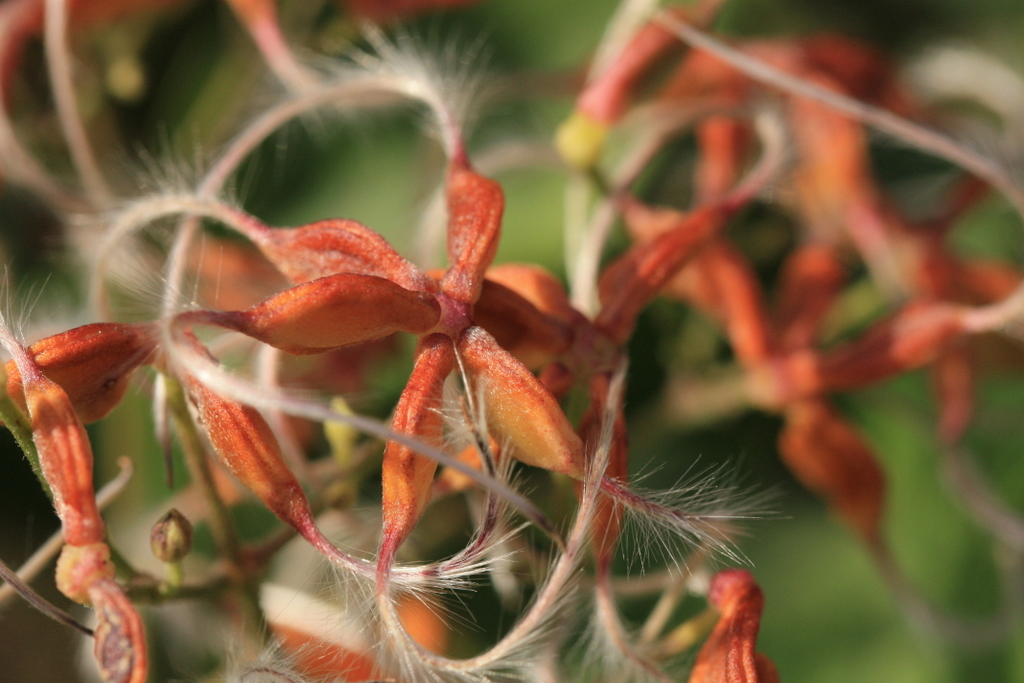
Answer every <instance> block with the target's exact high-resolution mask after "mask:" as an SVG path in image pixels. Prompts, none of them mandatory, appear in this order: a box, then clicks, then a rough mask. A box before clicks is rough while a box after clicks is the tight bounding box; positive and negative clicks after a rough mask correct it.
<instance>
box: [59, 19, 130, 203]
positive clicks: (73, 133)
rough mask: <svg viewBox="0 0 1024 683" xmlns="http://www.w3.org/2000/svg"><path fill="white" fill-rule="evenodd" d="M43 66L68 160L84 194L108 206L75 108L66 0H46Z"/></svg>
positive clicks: (106, 190)
mask: <svg viewBox="0 0 1024 683" xmlns="http://www.w3.org/2000/svg"><path fill="white" fill-rule="evenodd" d="M44 16H45V26H44V37H45V48H46V66H47V69H48V71H49V75H50V89H51V91H52V92H53V101H54V105H55V106H56V108H57V116H58V118H59V119H60V125H61V130H62V131H63V133H64V140H65V141H66V142H67V144H68V149H69V150H70V152H71V161H72V162H73V163H74V165H75V169H76V170H77V171H78V176H79V178H80V179H81V181H82V186H83V187H84V188H85V193H86V195H87V196H88V197H89V199H90V200H91V201H92V202H93V204H94V205H96V206H101V207H105V206H109V205H110V202H111V200H112V199H113V193H112V192H111V191H110V187H109V186H108V185H107V181H106V180H105V179H104V177H103V172H102V171H100V166H99V164H98V163H97V162H96V155H95V153H94V152H93V148H92V145H91V144H90V142H89V136H88V135H87V134H86V132H85V124H84V123H83V121H82V117H81V112H79V109H78V102H77V97H76V96H75V85H74V80H73V77H72V73H71V54H70V49H69V46H68V3H67V0H46V12H45V15H44Z"/></svg>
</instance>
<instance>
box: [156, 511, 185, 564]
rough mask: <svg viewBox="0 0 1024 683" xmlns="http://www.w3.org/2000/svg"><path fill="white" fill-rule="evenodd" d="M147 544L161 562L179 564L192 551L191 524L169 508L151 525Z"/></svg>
mask: <svg viewBox="0 0 1024 683" xmlns="http://www.w3.org/2000/svg"><path fill="white" fill-rule="evenodd" d="M149 544H150V547H151V548H152V549H153V554H154V555H156V557H157V559H158V560H160V561H161V562H180V561H181V560H182V558H184V557H185V556H186V555H188V553H189V551H191V550H192V524H191V522H189V521H188V519H186V518H185V515H183V514H181V513H180V512H178V511H177V510H176V509H174V508H171V509H170V511H169V512H168V513H167V514H166V515H164V516H163V517H161V518H160V520H159V521H158V522H157V523H156V524H154V525H153V530H152V531H151V532H150V534H149Z"/></svg>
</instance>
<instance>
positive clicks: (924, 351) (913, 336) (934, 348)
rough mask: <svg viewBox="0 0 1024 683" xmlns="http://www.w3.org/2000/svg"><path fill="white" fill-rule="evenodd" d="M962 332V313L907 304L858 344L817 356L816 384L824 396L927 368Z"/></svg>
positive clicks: (938, 306)
mask: <svg viewBox="0 0 1024 683" xmlns="http://www.w3.org/2000/svg"><path fill="white" fill-rule="evenodd" d="M962 332H963V309H961V308H960V307H958V306H949V305H945V304H911V305H909V306H907V307H906V308H904V309H903V310H902V311H900V312H899V313H898V314H897V315H895V316H893V317H892V318H890V319H889V320H886V321H884V322H882V323H879V324H878V325H876V326H875V327H873V328H872V329H871V330H869V331H868V332H867V333H866V334H865V335H864V336H863V337H861V338H860V339H858V340H856V341H854V342H852V343H850V344H847V345H845V346H843V347H840V348H838V349H835V350H833V351H829V352H827V353H825V354H823V356H822V358H821V361H820V364H819V368H818V376H819V381H820V383H821V385H822V387H824V388H825V389H826V390H829V391H842V390H844V389H853V388H856V387H862V386H867V385H869V384H872V383H874V382H877V381H879V380H882V379H887V378H889V377H892V376H894V375H897V374H899V373H901V372H906V371H907V370H913V369H915V368H919V367H921V366H923V365H926V364H928V363H931V362H932V361H934V360H935V358H936V357H938V355H939V353H940V352H941V351H942V350H943V349H945V348H947V347H948V345H949V344H950V343H951V342H952V341H953V340H954V339H956V338H957V337H958V336H960V334H961V333H962Z"/></svg>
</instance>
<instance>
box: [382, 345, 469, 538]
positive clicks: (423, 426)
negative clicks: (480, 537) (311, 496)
mask: <svg viewBox="0 0 1024 683" xmlns="http://www.w3.org/2000/svg"><path fill="white" fill-rule="evenodd" d="M454 367H455V353H454V349H453V348H452V341H451V339H449V338H448V337H447V336H445V335H443V334H432V335H430V336H428V337H426V338H425V339H423V340H422V341H421V342H420V345H419V348H418V349H417V350H416V364H415V367H414V368H413V372H412V376H411V377H409V383H408V384H407V385H406V387H405V390H404V391H403V392H402V397H401V398H400V399H399V401H398V406H397V407H396V408H395V414H394V417H393V418H392V420H391V428H392V429H393V430H394V431H396V432H398V433H400V434H408V435H410V436H415V437H416V438H418V439H421V440H422V441H424V442H426V443H428V444H430V445H432V446H435V447H438V448H440V447H441V446H442V443H443V428H444V418H443V416H442V415H441V397H442V393H443V391H444V381H445V378H446V377H448V375H449V374H450V373H451V371H452V369H453V368H454ZM436 469H437V463H436V462H435V461H433V460H431V459H430V458H428V457H426V456H423V455H419V454H418V453H416V452H415V451H414V450H413V449H411V448H409V447H408V446H405V445H404V444H400V443H398V442H395V441H389V442H388V445H387V447H386V448H385V449H384V463H383V469H382V473H381V485H382V488H383V508H384V539H383V542H382V543H383V551H382V555H385V556H386V555H388V554H391V553H393V552H394V551H395V550H396V549H397V548H398V546H399V544H401V542H402V541H403V540H405V538H406V537H407V536H408V535H409V533H410V532H411V531H412V529H413V527H414V526H415V525H416V522H417V521H418V520H419V518H420V515H422V514H423V509H424V508H425V507H426V506H427V503H429V502H430V489H431V485H432V482H433V478H434V471H435V470H436Z"/></svg>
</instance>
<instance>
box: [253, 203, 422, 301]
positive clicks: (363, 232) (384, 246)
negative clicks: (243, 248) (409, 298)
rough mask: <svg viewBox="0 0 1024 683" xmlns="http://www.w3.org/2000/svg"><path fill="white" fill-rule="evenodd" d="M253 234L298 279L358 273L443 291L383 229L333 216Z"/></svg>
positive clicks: (408, 286) (266, 252)
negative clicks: (388, 239) (401, 252)
mask: <svg viewBox="0 0 1024 683" xmlns="http://www.w3.org/2000/svg"><path fill="white" fill-rule="evenodd" d="M247 234H249V236H250V237H251V238H252V239H253V240H254V241H255V242H256V245H257V246H258V247H259V248H260V250H261V251H262V252H263V254H264V255H265V256H266V257H267V258H268V259H269V260H270V262H271V263H273V264H274V265H275V266H277V269H278V270H280V271H281V272H282V273H284V274H285V275H287V276H288V278H289V279H290V280H291V281H292V282H296V283H300V282H307V281H309V280H315V279H317V278H321V277H325V276H327V275H335V274H337V273H356V274H359V275H376V276H377V277H382V278H387V279H388V280H391V281H392V282H394V283H396V284H399V285H401V286H402V287H405V288H406V289H412V290H417V291H435V290H436V289H437V285H436V284H435V283H434V281H433V280H431V279H430V278H429V277H427V276H426V275H425V274H424V273H423V272H422V271H421V270H420V269H419V268H417V267H416V266H414V265H413V264H411V263H409V262H408V261H407V260H405V259H404V258H402V256H401V255H400V254H399V253H398V252H397V251H395V249H394V247H392V246H391V245H390V244H389V243H388V241H387V240H386V239H384V238H383V237H382V236H381V235H380V234H379V233H377V232H376V231H374V230H371V229H370V228H368V227H366V226H365V225H363V224H362V223H358V222H356V221H353V220H345V219H341V218H332V219H328V220H322V221H317V222H315V223H310V224H309V225H304V226H302V227H298V228H266V227H263V226H260V228H259V229H258V230H255V231H253V232H252V233H248V232H247Z"/></svg>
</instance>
